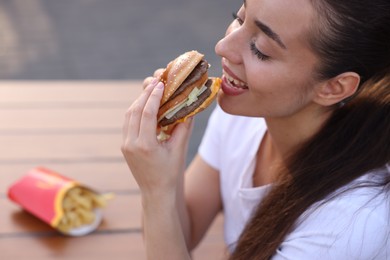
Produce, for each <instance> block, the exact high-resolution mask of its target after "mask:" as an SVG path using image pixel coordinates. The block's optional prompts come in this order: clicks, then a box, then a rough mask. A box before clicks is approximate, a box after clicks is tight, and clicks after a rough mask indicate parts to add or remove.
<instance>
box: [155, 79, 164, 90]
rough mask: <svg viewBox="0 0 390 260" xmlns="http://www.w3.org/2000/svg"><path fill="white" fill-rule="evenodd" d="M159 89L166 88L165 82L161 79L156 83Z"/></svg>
mask: <svg viewBox="0 0 390 260" xmlns="http://www.w3.org/2000/svg"><path fill="white" fill-rule="evenodd" d="M155 88H157V89H163V88H164V83H162V82H161V81H160V82H159V83H158V84H157V85H156V87H155Z"/></svg>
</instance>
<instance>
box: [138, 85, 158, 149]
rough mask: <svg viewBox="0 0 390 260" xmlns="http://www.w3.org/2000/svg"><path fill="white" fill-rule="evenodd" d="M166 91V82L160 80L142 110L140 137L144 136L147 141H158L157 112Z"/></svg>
mask: <svg viewBox="0 0 390 260" xmlns="http://www.w3.org/2000/svg"><path fill="white" fill-rule="evenodd" d="M163 93H164V84H163V83H162V82H158V83H157V85H156V86H155V87H154V89H153V91H152V93H151V94H150V96H149V98H148V100H147V102H146V105H145V108H144V110H143V112H142V119H141V126H140V130H139V131H140V138H144V141H145V142H149V141H152V142H157V138H156V128H157V113H158V109H159V107H160V101H161V98H162V95H163Z"/></svg>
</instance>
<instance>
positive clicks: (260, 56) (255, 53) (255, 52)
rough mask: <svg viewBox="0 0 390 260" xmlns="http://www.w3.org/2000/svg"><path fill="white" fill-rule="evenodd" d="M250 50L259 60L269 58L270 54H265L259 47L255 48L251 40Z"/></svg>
mask: <svg viewBox="0 0 390 260" xmlns="http://www.w3.org/2000/svg"><path fill="white" fill-rule="evenodd" d="M250 48H251V51H252V53H253V54H254V55H256V57H257V58H258V59H259V60H262V61H266V60H269V59H270V56H267V55H265V54H264V53H262V52H261V51H260V50H259V49H257V47H256V45H255V43H254V42H251V44H250Z"/></svg>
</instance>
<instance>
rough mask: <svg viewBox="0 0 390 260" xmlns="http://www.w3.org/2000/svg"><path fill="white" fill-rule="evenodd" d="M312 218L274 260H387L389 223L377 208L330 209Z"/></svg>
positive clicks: (338, 206) (338, 205) (335, 206)
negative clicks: (379, 213) (378, 212)
mask: <svg viewBox="0 0 390 260" xmlns="http://www.w3.org/2000/svg"><path fill="white" fill-rule="evenodd" d="M313 214H314V216H313V215H311V216H309V217H308V219H306V220H305V221H304V222H303V223H302V224H301V226H300V227H299V228H298V229H297V230H295V231H293V232H292V233H291V234H290V235H288V237H287V238H286V240H285V241H284V242H283V243H282V244H281V246H280V247H279V249H278V250H277V252H276V254H275V255H274V257H272V260H285V259H289V260H295V259H296V260H300V259H313V260H316V259H321V260H324V259H335V260H338V259H355V260H359V259H361V260H364V259H378V260H379V259H388V258H387V257H390V249H389V248H390V243H389V233H388V232H389V223H388V222H387V221H385V220H384V219H383V217H382V216H380V215H378V214H377V212H376V211H375V209H372V208H371V209H368V208H361V209H351V205H350V204H348V203H345V202H344V203H336V204H333V205H331V206H327V207H325V208H323V209H321V210H320V211H318V212H314V213H313Z"/></svg>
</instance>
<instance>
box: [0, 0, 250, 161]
mask: <svg viewBox="0 0 390 260" xmlns="http://www.w3.org/2000/svg"><path fill="white" fill-rule="evenodd" d="M241 4H242V1H236V0H219V1H209V0H196V1H195V0H194V1H188V0H163V1H161V0H0V80H67V81H72V80H142V79H144V78H145V77H147V76H149V75H151V74H152V73H153V71H154V70H155V69H157V68H160V67H164V66H165V65H166V64H167V63H168V62H169V61H170V60H171V59H173V58H174V57H176V56H178V55H179V54H181V53H183V52H185V51H188V50H192V49H196V50H198V51H200V52H202V53H204V54H205V55H206V59H207V60H208V61H209V63H210V64H211V65H212V67H211V69H210V75H214V76H218V75H220V73H221V68H220V58H219V57H217V56H216V55H215V53H214V46H215V44H216V42H217V41H218V40H219V39H220V38H221V37H223V35H224V33H225V29H226V27H227V25H228V24H229V23H230V22H231V20H232V15H231V14H232V12H235V11H237V9H238V8H239V6H240V5H241ZM211 109H212V108H209V109H208V110H206V111H205V112H203V113H201V114H200V115H199V116H197V118H196V120H195V128H194V131H193V136H192V138H191V141H190V148H189V159H188V162H189V161H190V160H191V158H192V157H193V156H194V155H195V153H196V151H197V147H198V144H199V142H200V140H201V136H202V135H203V132H204V128H205V126H206V123H207V118H208V116H209V114H210V112H211Z"/></svg>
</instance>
